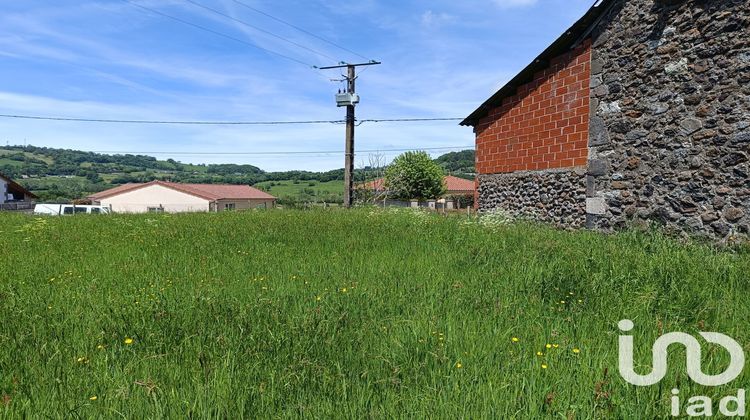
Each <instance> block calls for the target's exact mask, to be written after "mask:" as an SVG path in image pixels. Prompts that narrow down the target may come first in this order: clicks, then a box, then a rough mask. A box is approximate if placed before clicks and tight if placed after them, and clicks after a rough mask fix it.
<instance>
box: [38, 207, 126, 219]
mask: <svg viewBox="0 0 750 420" xmlns="http://www.w3.org/2000/svg"><path fill="white" fill-rule="evenodd" d="M111 212H112V209H110V208H109V207H106V206H81V205H77V204H37V205H36V206H34V214H38V215H47V216H61V215H69V214H109V213H111Z"/></svg>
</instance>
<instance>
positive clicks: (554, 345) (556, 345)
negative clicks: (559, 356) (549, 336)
mask: <svg viewBox="0 0 750 420" xmlns="http://www.w3.org/2000/svg"><path fill="white" fill-rule="evenodd" d="M552 347H554V348H558V347H560V345H559V344H553V345H552Z"/></svg>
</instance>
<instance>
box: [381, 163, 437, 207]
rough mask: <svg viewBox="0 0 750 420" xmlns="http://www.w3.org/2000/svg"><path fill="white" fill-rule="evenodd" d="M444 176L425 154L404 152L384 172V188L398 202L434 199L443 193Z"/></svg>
mask: <svg viewBox="0 0 750 420" xmlns="http://www.w3.org/2000/svg"><path fill="white" fill-rule="evenodd" d="M444 176H445V174H444V173H443V170H442V168H440V166H439V165H438V164H436V163H435V162H434V161H433V160H432V158H430V155H428V154H427V153H426V152H406V153H404V154H402V155H401V156H399V157H397V158H396V159H395V160H394V161H393V163H392V164H391V165H390V166H389V167H388V168H387V169H386V170H385V186H386V189H388V191H389V195H390V196H392V197H393V198H396V199H399V200H411V199H420V200H422V199H434V198H438V197H440V196H441V195H443V194H444V193H445V184H444V183H443V177H444Z"/></svg>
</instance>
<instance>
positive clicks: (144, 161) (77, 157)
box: [0, 146, 474, 203]
mask: <svg viewBox="0 0 750 420" xmlns="http://www.w3.org/2000/svg"><path fill="white" fill-rule="evenodd" d="M473 156H474V151H473V150H465V151H463V152H453V153H448V154H446V155H443V156H440V157H439V158H437V159H436V162H438V163H439V164H440V165H441V166H442V167H443V168H445V170H446V172H449V173H451V174H453V175H457V176H464V177H471V176H472V174H473V173H474V160H473V159H474V158H473ZM376 171H377V172H379V171H378V170H376V169H373V168H363V169H358V170H357V173H356V174H355V175H356V176H355V178H357V179H363V180H364V179H365V178H367V177H368V174H370V175H371V172H376ZM0 172H2V173H4V174H6V175H8V176H10V177H11V178H14V179H15V180H17V181H18V182H19V183H20V184H22V185H23V186H24V187H26V188H28V189H30V190H31V191H33V192H34V193H35V194H37V195H38V196H39V197H40V200H42V201H54V202H69V201H70V200H75V199H79V198H83V197H86V196H87V195H89V194H91V193H93V192H97V191H102V190H105V189H108V188H112V187H113V186H116V185H120V184H126V183H129V182H149V181H153V180H156V179H160V180H169V181H173V182H191V183H209V184H218V183H226V184H246V185H255V186H257V187H258V188H262V189H266V190H271V192H272V193H274V194H279V193H281V194H282V195H279V197H280V198H282V199H284V200H285V201H287V202H293V201H300V200H302V201H305V202H308V201H326V202H329V203H331V202H337V201H342V200H343V199H342V193H336V191H335V190H336V189H337V188H332V186H335V185H342V184H338V183H336V182H335V181H343V179H344V170H343V169H335V170H332V171H326V172H310V171H284V172H266V171H264V170H262V169H260V168H258V167H256V166H253V165H236V164H198V165H196V164H188V163H182V162H178V161H175V160H174V159H167V160H158V159H156V158H155V157H152V156H145V155H129V154H125V155H107V154H101V153H92V152H84V151H80V150H70V149H55V148H49V147H36V146H0ZM284 185H287V186H288V187H286V188H285V187H284ZM297 186H300V187H299V188H298V187H297Z"/></svg>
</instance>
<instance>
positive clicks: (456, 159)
mask: <svg viewBox="0 0 750 420" xmlns="http://www.w3.org/2000/svg"><path fill="white" fill-rule="evenodd" d="M435 162H437V163H438V164H439V165H440V166H441V167H442V168H443V169H444V170H445V171H446V172H447V173H450V174H452V175H455V176H463V177H464V178H469V179H471V178H473V177H474V174H475V172H476V169H475V167H474V151H473V150H462V151H460V152H450V153H446V154H444V155H442V156H440V157H439V158H437V159H435Z"/></svg>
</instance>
